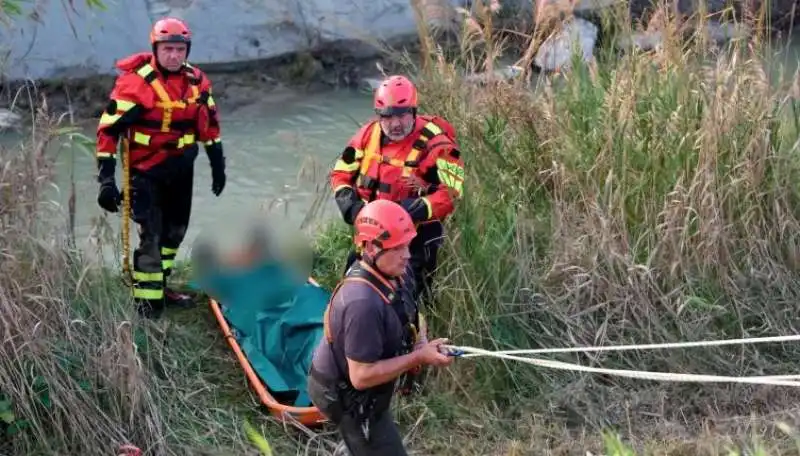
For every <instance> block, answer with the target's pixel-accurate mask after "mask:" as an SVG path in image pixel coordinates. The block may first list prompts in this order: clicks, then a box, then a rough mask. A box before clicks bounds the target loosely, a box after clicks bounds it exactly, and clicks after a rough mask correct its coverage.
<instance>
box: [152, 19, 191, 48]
mask: <svg viewBox="0 0 800 456" xmlns="http://www.w3.org/2000/svg"><path fill="white" fill-rule="evenodd" d="M158 43H186V54H187V55H188V54H189V47H191V45H192V31H191V30H189V26H187V25H186V23H185V22H183V21H182V20H180V19H177V18H174V17H165V18H163V19H160V20H158V21H157V22H156V23H155V24H153V28H152V30H150V44H152V45H153V50H155V48H156V44H158Z"/></svg>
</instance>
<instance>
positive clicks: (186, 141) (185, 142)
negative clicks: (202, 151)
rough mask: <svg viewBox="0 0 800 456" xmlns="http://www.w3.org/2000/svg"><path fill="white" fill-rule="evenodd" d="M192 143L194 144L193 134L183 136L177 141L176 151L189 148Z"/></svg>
mask: <svg viewBox="0 0 800 456" xmlns="http://www.w3.org/2000/svg"><path fill="white" fill-rule="evenodd" d="M194 143H195V141H194V134H192V133H189V134H186V135H183V136H181V138H180V139H179V140H178V149H183V148H184V147H186V146H191V145H192V144H194Z"/></svg>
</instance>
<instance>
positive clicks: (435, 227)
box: [344, 222, 444, 310]
mask: <svg viewBox="0 0 800 456" xmlns="http://www.w3.org/2000/svg"><path fill="white" fill-rule="evenodd" d="M443 233H444V227H443V226H442V224H441V223H439V222H429V223H423V224H420V225H419V226H417V235H416V236H415V237H414V239H413V240H412V241H411V245H410V246H409V251H410V253H411V260H410V263H411V269H412V271H413V272H414V282H415V283H414V301H415V302H416V303H417V307H418V308H419V309H420V310H422V309H423V308H424V307H427V306H430V305H432V299H433V296H432V294H431V293H432V291H431V288H432V286H433V276H434V272H435V270H436V266H437V257H438V253H439V248H440V247H441V245H442V237H443ZM358 258H359V254H358V253H357V252H356V251H355V250H351V251H350V255H349V256H348V257H347V264H346V265H345V267H344V270H345V272H347V269H349V268H350V265H352V264H353V263H354V262H355V261H356V260H357V259H358Z"/></svg>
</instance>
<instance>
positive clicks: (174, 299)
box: [164, 287, 195, 309]
mask: <svg viewBox="0 0 800 456" xmlns="http://www.w3.org/2000/svg"><path fill="white" fill-rule="evenodd" d="M164 303H165V304H166V306H167V307H177V308H180V309H189V308H192V307H194V306H195V302H194V299H193V298H192V297H191V296H190V295H188V294H186V293H180V292H178V291H175V290H173V289H171V288H169V287H164Z"/></svg>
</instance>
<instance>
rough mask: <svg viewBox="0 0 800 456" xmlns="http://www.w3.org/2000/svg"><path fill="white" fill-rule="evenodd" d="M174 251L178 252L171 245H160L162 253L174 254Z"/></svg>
mask: <svg viewBox="0 0 800 456" xmlns="http://www.w3.org/2000/svg"><path fill="white" fill-rule="evenodd" d="M176 253H178V249H173V248H171V247H161V254H162V255H175V254H176Z"/></svg>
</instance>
